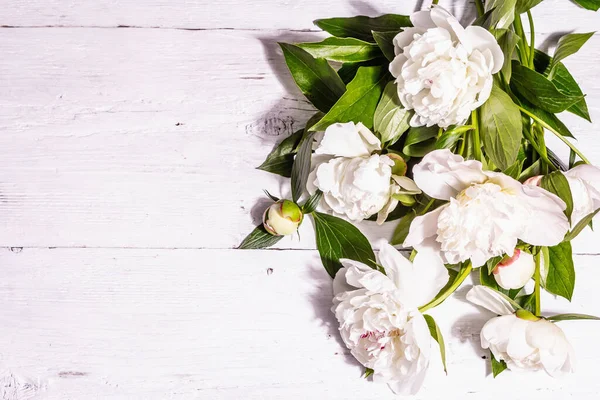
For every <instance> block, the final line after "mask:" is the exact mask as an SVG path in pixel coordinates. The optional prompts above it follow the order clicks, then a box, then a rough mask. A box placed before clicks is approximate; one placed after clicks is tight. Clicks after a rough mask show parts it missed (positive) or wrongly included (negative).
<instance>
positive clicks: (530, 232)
mask: <svg viewBox="0 0 600 400" xmlns="http://www.w3.org/2000/svg"><path fill="white" fill-rule="evenodd" d="M413 174H414V180H415V183H416V184H417V186H419V188H421V190H423V192H425V193H426V194H427V195H429V196H430V197H432V198H435V199H441V200H449V203H448V204H445V205H443V206H441V207H439V208H438V209H436V210H434V211H431V212H429V213H427V214H425V215H423V216H419V217H417V218H415V219H414V221H413V222H412V224H411V226H410V230H409V234H408V236H407V237H406V240H405V241H404V246H407V247H408V246H411V247H414V248H415V249H417V250H418V251H421V250H423V249H432V250H435V251H437V252H440V253H441V255H442V259H443V260H444V262H446V263H449V264H456V263H459V262H464V261H467V260H469V259H470V260H471V262H472V263H473V267H479V266H481V265H483V264H485V262H486V261H487V260H489V259H490V258H492V257H495V256H503V255H505V254H514V251H515V246H516V245H517V240H518V239H521V240H522V241H524V242H526V243H529V244H532V245H535V246H554V245H557V244H558V243H560V242H561V241H562V240H563V238H564V236H565V234H566V233H567V231H568V230H569V222H568V220H567V218H566V216H565V215H564V213H563V210H564V209H565V208H566V204H565V203H564V201H562V200H561V199H560V198H559V197H557V196H555V195H553V194H552V193H550V192H548V191H546V190H544V189H541V188H539V187H535V186H527V185H522V184H521V183H520V182H518V181H516V180H514V179H513V178H511V177H509V176H507V175H504V174H502V173H498V172H491V171H483V169H482V165H481V163H480V162H479V161H465V160H464V159H463V158H462V157H461V156H459V155H456V154H453V153H452V152H450V150H447V149H444V150H435V151H433V152H431V153H429V154H427V155H426V156H425V157H424V158H423V160H422V161H421V162H420V163H419V164H417V165H416V166H415V167H414V168H413Z"/></svg>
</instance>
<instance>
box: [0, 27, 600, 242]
mask: <svg viewBox="0 0 600 400" xmlns="http://www.w3.org/2000/svg"><path fill="white" fill-rule="evenodd" d="M317 36H318V35H316V34H312V33H287V34H285V33H281V32H271V31H261V32H247V31H179V30H164V29H67V28H64V29H52V28H40V29H0V42H1V46H2V50H3V54H5V55H6V56H5V57H3V58H2V59H1V60H0V88H1V89H2V91H1V92H0V106H1V107H0V130H1V132H2V135H0V156H1V157H2V160H3V162H2V164H1V165H0V196H1V197H0V213H1V214H2V215H3V226H4V228H5V229H2V230H1V231H0V245H4V246H34V247H36V246H37V247H69V246H78V247H83V246H86V247H140V248H147V247H152V248H182V247H188V248H232V247H235V246H237V245H238V244H239V243H240V242H241V240H242V239H243V237H244V236H245V235H246V234H247V233H248V232H250V231H251V230H252V227H253V225H254V224H256V223H258V222H259V221H260V216H261V214H262V210H264V208H265V207H266V198H265V197H264V195H263V193H262V189H268V190H269V191H270V192H271V193H273V194H275V195H283V196H286V195H289V184H288V182H287V180H284V179H279V178H278V177H276V176H273V175H271V174H268V173H265V172H262V171H258V170H255V169H254V167H255V166H257V165H259V164H260V163H261V162H262V161H263V160H264V158H265V157H266V155H267V154H268V152H269V151H270V149H271V148H272V147H273V146H274V145H275V144H276V143H277V142H279V141H280V140H282V139H283V138H284V137H285V136H287V135H289V134H291V133H292V132H293V131H294V130H296V129H299V128H301V127H302V126H303V123H304V122H305V121H306V120H307V119H308V118H309V117H310V116H311V115H312V113H313V112H314V109H313V108H312V106H311V105H310V104H308V103H307V102H306V100H304V98H303V97H302V95H301V94H300V93H299V92H298V89H297V88H296V87H295V86H294V85H293V82H292V80H291V78H290V77H289V74H288V72H287V70H286V67H285V64H284V61H283V57H282V56H281V54H280V53H279V52H278V49H277V45H276V43H275V41H276V40H284V41H302V40H314V39H315V38H316V37H317ZM542 37H543V36H540V38H542ZM24 44H26V45H24ZM116 44H118V45H116ZM230 49H231V50H230ZM587 51H588V52H589V53H588V54H589V56H587V57H584V56H581V55H579V56H578V55H575V56H573V57H572V58H571V59H569V60H567V61H568V63H569V66H570V67H571V68H572V70H573V73H574V74H575V76H577V77H579V80H580V81H581V82H582V86H583V88H584V90H585V91H586V92H587V93H588V101H589V103H590V112H591V114H592V118H594V120H596V118H597V117H599V116H600V83H599V82H598V80H595V79H586V77H591V76H594V74H595V70H596V61H595V60H597V59H598V58H599V57H600V39H598V37H594V38H592V39H591V40H590V42H589V43H588V44H587ZM565 120H566V121H567V122H568V124H569V126H570V127H571V128H572V130H573V132H575V133H576V135H577V137H578V138H579V145H580V146H581V148H582V149H585V151H586V154H588V156H589V157H590V159H591V160H592V161H594V162H596V163H600V142H599V141H598V139H597V131H598V130H599V129H598V128H599V127H600V126H599V125H598V124H597V123H594V124H589V123H588V122H586V121H584V120H582V119H580V118H577V117H575V116H572V115H566V116H565ZM554 144H555V146H554V147H555V148H557V149H559V150H560V153H561V154H562V155H563V156H567V155H568V153H567V148H566V146H564V145H562V144H560V143H554ZM394 227H395V223H390V224H387V225H386V226H385V227H384V228H383V229H378V228H377V226H376V225H375V224H374V223H370V222H367V223H364V224H362V225H361V229H362V230H363V231H365V232H366V233H367V234H368V235H369V237H370V238H372V239H373V240H375V239H376V238H378V237H384V238H389V237H391V233H392V231H393V229H394ZM301 233H302V235H301V237H302V240H301V241H299V240H298V239H297V238H292V239H285V240H282V241H281V242H280V243H279V244H278V245H277V247H278V248H314V240H313V237H314V235H313V233H312V229H311V228H310V227H309V226H308V224H307V225H306V226H305V227H304V229H303V230H302V232H301ZM598 235H599V234H593V233H592V232H591V231H590V232H587V231H586V232H585V234H584V235H583V236H582V238H581V239H579V240H578V241H577V242H576V245H575V251H576V252H579V253H597V252H598V248H597V243H598V239H599V238H600V236H598Z"/></svg>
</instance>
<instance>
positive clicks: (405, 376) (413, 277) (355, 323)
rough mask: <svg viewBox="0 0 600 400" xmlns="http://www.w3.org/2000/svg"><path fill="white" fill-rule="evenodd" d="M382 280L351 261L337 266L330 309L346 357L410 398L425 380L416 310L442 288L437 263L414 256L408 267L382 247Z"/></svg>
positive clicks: (444, 276) (422, 324)
mask: <svg viewBox="0 0 600 400" xmlns="http://www.w3.org/2000/svg"><path fill="white" fill-rule="evenodd" d="M380 249H381V250H380V251H379V263H380V264H381V266H383V268H384V270H385V274H384V273H382V272H380V271H378V270H375V269H372V268H370V267H368V266H367V265H365V264H362V263H360V262H357V261H352V260H342V261H341V262H342V265H343V266H344V268H341V269H340V270H339V271H338V273H337V274H336V276H335V279H334V281H333V292H334V299H333V308H332V311H333V313H334V314H335V316H336V318H337V320H338V321H339V323H340V328H339V329H340V334H341V336H342V339H343V341H344V343H345V344H346V346H347V347H348V348H349V349H350V351H351V353H352V355H353V356H354V357H356V359H357V360H358V361H359V362H360V363H361V364H362V365H364V366H365V367H367V368H371V369H373V370H374V371H375V372H374V375H373V377H374V380H375V381H381V382H385V383H387V384H388V385H389V386H390V388H391V389H392V390H393V391H394V392H396V393H404V394H414V393H416V392H417V391H418V390H419V389H420V387H421V385H422V383H423V380H424V378H425V374H426V372H427V368H428V366H429V359H430V353H431V340H432V338H431V335H430V333H429V329H428V327H427V322H426V321H425V318H424V317H423V315H422V314H421V313H420V312H419V310H418V307H419V306H422V305H425V304H426V303H428V302H429V301H431V300H432V299H433V298H434V297H435V295H436V294H437V293H438V292H439V291H440V289H441V288H442V287H444V285H445V284H446V283H447V282H448V279H449V275H448V271H447V269H446V267H445V266H444V263H443V262H442V260H441V258H440V257H439V256H438V255H437V254H435V253H433V252H431V251H423V252H419V253H418V254H417V256H416V257H415V260H414V262H412V263H411V262H410V261H409V260H408V259H406V258H404V257H403V256H402V255H401V254H400V253H399V252H398V251H397V250H396V249H394V248H393V247H392V246H390V245H389V244H388V243H385V242H384V243H382V245H381V246H380Z"/></svg>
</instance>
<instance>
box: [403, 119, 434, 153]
mask: <svg viewBox="0 0 600 400" xmlns="http://www.w3.org/2000/svg"><path fill="white" fill-rule="evenodd" d="M438 133H439V128H438V127H437V126H430V127H427V126H419V127H416V128H415V127H411V128H410V129H409V130H408V134H407V135H406V141H405V142H404V148H403V149H402V152H403V153H404V154H405V155H407V156H410V157H423V156H424V155H425V154H427V153H429V152H430V151H432V150H434V149H435V143H436V141H437V135H438Z"/></svg>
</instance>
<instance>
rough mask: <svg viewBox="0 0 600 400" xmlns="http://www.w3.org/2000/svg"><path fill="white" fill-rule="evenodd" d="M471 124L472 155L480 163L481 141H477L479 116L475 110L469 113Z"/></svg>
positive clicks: (481, 157) (481, 156) (481, 158)
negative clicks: (472, 127)
mask: <svg viewBox="0 0 600 400" xmlns="http://www.w3.org/2000/svg"><path fill="white" fill-rule="evenodd" d="M471 124H472V125H473V126H474V128H475V129H473V155H474V156H475V159H476V160H477V161H482V160H483V155H482V154H481V141H480V139H479V115H478V111H477V110H474V111H473V112H472V113H471Z"/></svg>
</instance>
